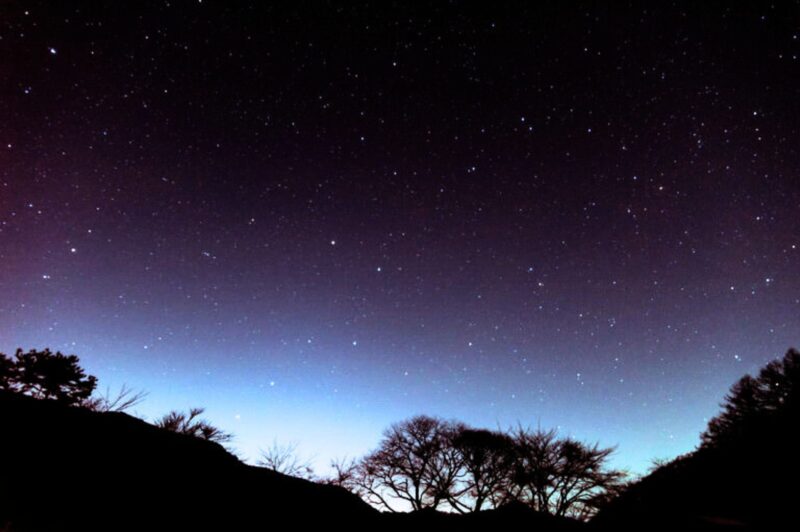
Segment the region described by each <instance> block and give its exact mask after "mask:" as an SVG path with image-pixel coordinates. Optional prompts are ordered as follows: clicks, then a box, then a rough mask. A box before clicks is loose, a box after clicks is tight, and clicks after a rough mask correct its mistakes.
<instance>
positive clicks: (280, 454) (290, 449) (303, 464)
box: [258, 441, 316, 480]
mask: <svg viewBox="0 0 800 532" xmlns="http://www.w3.org/2000/svg"><path fill="white" fill-rule="evenodd" d="M258 465H259V466H261V467H264V468H267V469H270V470H272V471H276V472H278V473H283V474H284V475H289V476H292V477H298V478H304V479H306V480H314V479H315V478H316V476H315V475H314V468H313V466H312V465H311V462H310V461H308V460H304V459H302V458H300V457H299V456H298V455H297V444H296V443H290V444H286V445H281V444H279V443H278V442H277V441H275V442H273V443H272V446H270V448H269V449H266V450H263V449H262V450H261V458H260V459H259V460H258Z"/></svg>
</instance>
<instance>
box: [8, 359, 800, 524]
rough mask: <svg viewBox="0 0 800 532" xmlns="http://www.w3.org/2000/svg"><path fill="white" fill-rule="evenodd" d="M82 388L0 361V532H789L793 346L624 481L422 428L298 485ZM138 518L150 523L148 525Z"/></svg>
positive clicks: (593, 453) (387, 437)
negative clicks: (766, 531) (292, 527)
mask: <svg viewBox="0 0 800 532" xmlns="http://www.w3.org/2000/svg"><path fill="white" fill-rule="evenodd" d="M96 386H97V379H96V378H95V377H93V376H91V375H87V374H86V372H85V371H84V370H83V368H81V367H80V365H79V359H78V358H77V357H76V356H75V355H69V356H66V355H63V354H62V353H59V352H56V353H53V352H51V351H49V350H47V349H45V350H43V351H36V350H31V351H28V352H27V353H26V352H23V351H22V350H17V352H16V353H15V355H14V356H13V357H8V356H6V355H4V354H2V353H0V429H2V431H3V438H0V530H14V531H25V530H55V529H58V530H73V529H74V530H100V529H109V528H111V529H119V530H123V529H125V530H128V529H130V530H134V529H136V530H140V529H147V530H157V529H159V530H160V529H164V530H167V529H170V530H174V529H181V530H184V529H186V530H188V529H209V530H210V529H212V528H213V529H218V528H220V527H222V528H227V529H235V528H237V527H244V526H245V525H246V523H249V522H250V520H251V519H259V516H261V518H263V515H261V514H262V513H263V511H266V512H267V513H268V514H269V517H268V519H273V518H274V519H277V516H281V518H284V517H287V516H294V517H297V516H298V515H303V519H305V521H306V522H309V523H310V522H312V521H315V520H318V522H319V523H320V524H324V525H325V526H327V525H329V524H330V523H333V522H340V523H344V524H346V525H348V526H349V527H350V528H354V527H361V526H363V527H364V528H365V529H366V528H370V529H373V528H375V527H377V528H382V529H388V528H391V529H394V528H395V527H396V528H398V529H400V528H403V529H406V528H410V527H417V528H423V529H453V530H456V529H459V530H463V529H465V528H470V529H471V528H475V529H481V530H483V529H485V528H487V527H490V526H506V525H508V526H512V525H513V526H517V525H519V524H525V525H526V526H527V525H530V526H534V525H535V526H536V527H537V528H544V529H549V530H557V529H571V528H575V527H578V526H579V525H581V520H584V521H585V520H586V519H588V518H590V517H592V516H593V515H594V517H593V518H592V519H591V521H589V525H590V526H592V527H595V528H600V529H612V530H615V529H620V528H642V527H644V528H653V527H656V528H664V527H670V528H676V529H686V528H695V529H697V528H701V529H711V528H715V529H716V528H719V527H728V526H730V527H737V528H757V527H763V526H777V525H778V523H781V522H786V520H789V522H792V521H794V520H796V517H795V516H794V512H793V506H792V502H793V501H794V500H795V495H796V490H795V489H794V488H793V486H792V485H791V484H787V480H788V481H789V482H791V481H793V479H795V478H797V474H798V473H800V460H799V459H798V449H799V448H800V437H798V435H797V434H796V432H797V431H796V427H797V426H798V421H800V416H799V415H798V389H799V388H800V353H798V351H797V350H794V349H791V350H789V351H788V352H787V354H786V355H785V356H784V357H783V359H781V360H776V361H773V362H771V363H769V364H768V365H767V366H765V367H764V368H763V369H762V370H761V372H760V373H759V374H758V375H757V376H755V377H751V376H745V377H743V378H742V379H740V381H739V382H737V383H736V384H735V385H734V386H733V387H732V388H731V391H730V393H729V394H728V395H727V396H726V397H725V399H724V402H723V403H722V405H721V406H722V411H721V412H720V414H719V415H718V416H716V417H715V418H713V419H712V420H711V421H710V422H709V424H708V428H707V429H706V431H705V432H704V433H703V434H702V438H701V440H702V442H701V444H700V446H699V447H698V448H697V449H696V450H695V451H693V452H691V453H688V454H686V455H684V456H681V457H678V458H677V459H675V460H672V461H670V462H667V463H663V464H661V465H660V466H659V467H658V468H657V469H656V470H655V471H653V472H652V473H651V474H649V475H647V476H646V477H644V478H642V479H639V480H638V481H636V482H632V483H626V482H625V475H624V473H623V472H621V471H617V470H614V469H611V468H609V467H608V465H607V459H608V457H609V455H610V453H611V452H612V448H603V447H600V446H599V445H597V444H595V445H589V444H586V443H583V442H580V441H577V440H575V439H573V438H568V437H567V438H565V437H559V436H558V435H557V434H556V433H555V432H554V431H549V430H543V429H541V428H536V429H530V428H527V427H523V426H522V425H519V426H517V427H513V428H511V429H508V430H506V431H501V430H486V429H476V428H473V427H469V426H467V425H465V424H463V423H460V422H457V421H448V420H443V419H439V418H435V417H430V416H415V417H413V418H410V419H407V420H404V421H401V422H399V423H395V424H394V425H392V426H391V427H389V428H388V429H387V430H386V431H385V432H384V434H383V438H382V440H381V442H380V444H379V445H378V447H377V448H376V449H375V450H374V451H373V452H371V453H369V454H367V455H366V456H364V457H363V458H360V459H357V460H350V461H345V460H341V461H337V462H335V464H334V471H335V474H334V475H333V476H332V477H328V478H319V477H315V476H314V475H313V472H312V470H311V467H310V465H309V464H308V463H306V462H303V461H301V460H299V459H298V458H297V457H296V456H295V455H294V448H293V447H292V446H279V445H278V444H277V443H275V444H274V445H273V447H272V448H271V449H270V450H268V451H265V453H264V456H263V457H262V460H261V462H260V465H262V466H263V467H254V466H248V465H245V464H243V463H242V462H241V461H239V460H238V459H237V458H235V457H234V456H232V455H231V454H229V453H228V452H226V450H225V449H224V448H223V447H221V446H220V443H229V442H230V440H231V437H232V435H231V434H229V433H227V432H224V431H222V430H220V429H218V428H217V427H214V426H213V425H211V424H210V423H208V422H207V421H205V420H203V419H201V418H200V416H201V414H202V412H203V410H202V409H191V410H190V411H189V412H188V413H182V412H178V411H173V412H170V413H168V414H167V415H165V416H163V417H162V418H160V419H158V420H156V422H155V424H154V425H151V424H147V423H145V422H144V421H142V420H139V419H136V418H132V417H130V416H128V415H126V414H123V413H122V411H124V410H127V409H130V408H131V407H132V406H134V405H136V404H138V403H139V402H140V401H141V400H142V399H143V397H144V394H143V393H142V392H138V393H136V392H133V391H132V390H131V389H130V388H127V387H123V388H122V389H121V390H120V392H119V393H117V394H116V395H112V394H110V393H108V392H106V394H105V395H93V394H94V393H95V391H96ZM192 442H195V443H192ZM283 472H285V473H290V474H294V475H297V476H302V477H306V478H313V479H314V480H315V481H316V482H309V481H308V480H303V479H300V478H293V477H291V476H287V475H283V474H281V473H283ZM142 483H144V484H142ZM43 486H46V489H45V488H43ZM144 486H147V487H144ZM342 488H344V489H342ZM347 491H350V492H352V493H354V494H357V495H358V496H359V497H360V498H361V499H362V500H363V501H367V502H368V503H369V504H370V505H371V506H370V505H367V504H365V503H363V502H361V501H359V498H357V497H355V495H352V494H348V493H347ZM45 507H46V508H48V509H49V510H50V511H47V512H42V511H41V509H42V508H45ZM184 507H186V508H193V509H195V510H194V511H190V512H185V511H183V510H182V508H184ZM78 508H84V509H85V510H86V511H84V512H82V513H81V512H79V511H77V509H78ZM144 508H153V509H154V511H156V510H157V511H158V512H166V514H165V515H166V517H160V518H158V519H155V518H152V519H148V517H147V516H148V515H150V514H148V512H147V511H146V510H144ZM264 508H267V509H268V510H263V509H264ZM307 508H314V509H315V511H314V513H313V514H308V512H307V511H306V509H307ZM374 508H380V509H381V510H384V511H386V512H388V513H383V514H379V513H378V512H377V511H376V510H375V509H374ZM403 510H413V511H412V512H411V513H404V512H403ZM437 510H439V511H437ZM441 510H444V511H445V512H446V513H442V512H441ZM598 510H599V512H598ZM76 512H77V513H76ZM170 512H171V513H170ZM121 515H124V516H125V517H124V519H123V520H122V521H119V519H120V517H119V516H121ZM571 518H577V519H578V520H575V519H571ZM115 519H116V520H117V521H116V522H115ZM315 522H316V521H315ZM134 525H135V526H134Z"/></svg>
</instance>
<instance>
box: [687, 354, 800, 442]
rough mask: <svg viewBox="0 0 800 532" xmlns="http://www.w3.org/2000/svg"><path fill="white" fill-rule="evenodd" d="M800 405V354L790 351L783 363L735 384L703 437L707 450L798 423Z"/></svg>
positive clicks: (774, 362)
mask: <svg viewBox="0 0 800 532" xmlns="http://www.w3.org/2000/svg"><path fill="white" fill-rule="evenodd" d="M798 405H800V351H797V350H796V349H789V351H788V352H787V353H786V355H785V356H784V357H783V359H781V360H773V361H772V362H770V363H769V364H767V365H766V366H764V368H762V369H761V371H760V372H759V374H758V377H752V376H750V375H745V376H744V377H742V378H741V379H739V381H738V382H737V383H736V384H734V385H733V387H732V388H731V391H730V392H729V393H728V395H726V396H725V400H724V402H723V403H722V405H721V406H722V412H721V413H720V414H719V415H717V416H716V417H714V418H713V419H712V420H711V421H710V422H709V423H708V428H707V429H706V431H705V432H704V433H703V435H702V440H703V443H702V445H703V446H705V447H711V446H715V445H719V444H721V443H724V442H726V441H729V440H732V439H737V438H738V437H740V436H755V435H757V434H758V433H759V432H761V431H762V430H763V429H764V428H765V427H766V425H768V424H773V423H776V422H779V423H781V424H782V425H784V426H792V425H795V424H796V421H797V418H798Z"/></svg>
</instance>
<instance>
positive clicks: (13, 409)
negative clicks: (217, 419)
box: [0, 392, 378, 531]
mask: <svg viewBox="0 0 800 532" xmlns="http://www.w3.org/2000/svg"><path fill="white" fill-rule="evenodd" d="M0 431H1V432H2V439H0V530H2V529H3V525H4V524H6V523H11V525H12V527H11V530H13V531H18V530H19V531H28V530H36V531H40V530H41V531H44V530H47V531H50V530H53V531H55V530H81V531H84V530H107V531H110V530H123V529H124V530H142V531H149V530H211V529H218V530H236V529H237V527H242V529H244V525H246V524H250V523H261V524H262V527H261V528H265V529H268V528H272V527H273V526H274V525H275V523H277V521H278V520H281V521H284V520H286V519H290V520H293V521H298V522H300V521H302V522H303V523H307V524H313V523H315V522H325V523H326V524H329V525H334V524H343V525H346V524H347V523H352V522H364V523H367V522H369V521H370V520H371V519H374V518H375V517H376V516H377V515H378V513H377V512H376V511H375V510H374V509H372V508H371V507H370V506H368V505H367V504H366V503H364V502H363V501H361V500H360V499H359V498H358V497H356V496H355V495H353V494H351V493H349V492H347V491H345V490H344V489H341V488H337V487H333V486H325V485H319V484H315V483H312V482H308V481H305V480H301V479H297V478H293V477H288V476H285V475H281V474H279V473H275V472H272V471H269V470H267V469H263V468H257V467H252V466H248V465H246V464H243V463H242V462H240V461H239V460H237V459H236V458H235V457H234V456H232V455H231V454H229V453H228V452H227V451H225V449H224V448H223V447H222V446H220V445H219V444H216V443H212V442H209V441H205V440H201V439H198V438H193V437H191V436H186V435H182V434H175V433H172V432H168V431H165V430H162V429H158V428H156V427H154V426H152V425H149V424H148V423H145V422H144V421H141V420H139V419H136V418H133V417H131V416H128V415H126V414H122V413H96V412H90V411H88V410H85V409H81V408H71V407H66V406H62V405H59V404H57V403H56V402H54V401H47V400H35V399H31V398H28V397H24V396H20V395H12V394H9V393H6V392H0ZM247 529H248V530H249V529H252V527H250V526H248V527H247Z"/></svg>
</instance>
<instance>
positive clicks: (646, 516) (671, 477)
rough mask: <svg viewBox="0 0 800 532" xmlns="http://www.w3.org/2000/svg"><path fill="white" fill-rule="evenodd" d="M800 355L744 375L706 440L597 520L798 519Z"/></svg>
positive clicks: (740, 522) (716, 523)
mask: <svg viewBox="0 0 800 532" xmlns="http://www.w3.org/2000/svg"><path fill="white" fill-rule="evenodd" d="M798 399H800V353H798V352H797V351H795V350H790V351H789V352H788V353H787V355H786V356H785V357H784V359H783V360H782V361H774V362H772V363H770V364H768V365H767V366H765V367H764V368H763V369H762V370H761V372H760V373H759V375H758V377H757V378H753V377H750V376H745V377H743V378H742V379H741V380H740V381H739V382H738V383H737V384H736V385H734V386H733V388H732V389H731V392H730V393H729V394H728V396H727V397H726V402H725V403H724V404H723V407H724V408H723V412H722V413H721V414H720V415H719V416H717V417H716V418H714V419H713V420H712V421H711V422H710V423H709V429H708V430H707V431H706V432H705V433H704V435H703V445H702V446H701V447H700V448H699V449H698V450H697V451H695V452H693V453H691V454H689V455H686V456H684V457H681V458H679V459H677V460H674V461H672V462H671V463H669V464H666V465H664V466H662V467H660V468H658V469H657V470H656V471H654V472H653V473H652V474H650V475H648V476H647V477H645V478H644V479H642V480H640V481H639V482H637V483H636V484H634V485H633V486H631V487H630V488H629V489H628V490H626V491H625V493H623V494H622V495H621V496H620V497H619V498H618V499H617V500H615V501H613V502H612V503H611V504H610V505H609V506H608V507H607V508H605V509H604V510H602V511H601V512H600V513H599V514H598V515H597V516H596V517H595V519H594V520H593V524H594V525H597V526H600V527H602V528H605V529H609V530H613V529H617V528H632V527H636V528H640V527H644V528H646V527H649V526H653V525H660V526H664V527H671V528H674V529H675V530H684V529H687V528H691V529H697V528H719V527H730V528H750V529H762V528H765V527H769V528H772V527H776V528H777V527H779V525H782V526H781V528H782V527H783V526H785V524H786V523H792V522H797V521H798V516H797V508H796V507H795V504H796V501H797V495H798V492H799V491H800V490H798V487H797V485H796V484H795V482H796V481H797V479H798V478H800V433H798V427H799V426H800V401H798Z"/></svg>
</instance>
